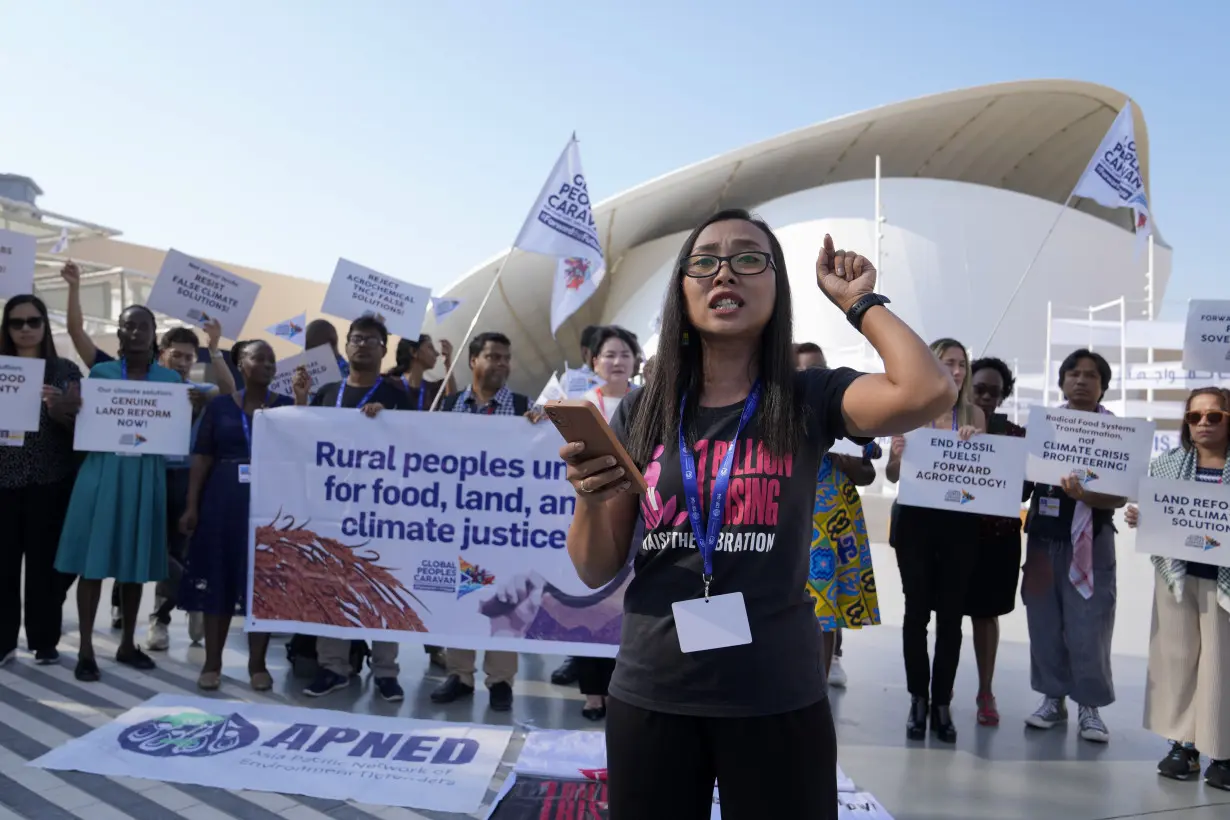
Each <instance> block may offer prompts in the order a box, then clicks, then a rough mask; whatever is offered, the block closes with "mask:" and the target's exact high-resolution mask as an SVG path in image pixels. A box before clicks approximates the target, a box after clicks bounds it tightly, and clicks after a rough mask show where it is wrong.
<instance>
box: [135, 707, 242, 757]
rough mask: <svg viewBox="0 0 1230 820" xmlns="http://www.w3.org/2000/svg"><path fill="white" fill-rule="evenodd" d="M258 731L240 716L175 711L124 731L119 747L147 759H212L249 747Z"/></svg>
mask: <svg viewBox="0 0 1230 820" xmlns="http://www.w3.org/2000/svg"><path fill="white" fill-rule="evenodd" d="M259 739H260V730H259V729H257V728H256V727H255V726H253V725H252V724H251V723H249V722H248V721H247V720H245V719H244V718H243V716H242V715H238V714H235V713H231V714H229V715H210V714H206V713H204V712H179V713H176V714H173V715H162V716H161V717H156V718H154V719H152V720H146V721H142V722H141V723H138V724H136V725H135V726H131V727H129V728H128V729H125V730H124V732H123V733H121V734H120V737H119V742H120V748H122V749H124V750H125V751H128V752H133V753H135V754H140V755H148V756H149V757H194V758H195V757H214V756H215V755H220V754H226V753H227V752H233V751H235V750H236V749H242V748H244V747H245V746H251V745H252V744H253V743H255V742H256V741H257V740H259Z"/></svg>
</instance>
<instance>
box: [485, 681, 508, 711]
mask: <svg viewBox="0 0 1230 820" xmlns="http://www.w3.org/2000/svg"><path fill="white" fill-rule="evenodd" d="M489 691H490V693H491V694H490V700H489V702H488V705H489V706H490V707H491V711H493V712H507V711H509V710H510V709H512V702H513V691H512V687H511V686H509V685H508V684H507V683H496V684H493V685H492V686H490V687H489Z"/></svg>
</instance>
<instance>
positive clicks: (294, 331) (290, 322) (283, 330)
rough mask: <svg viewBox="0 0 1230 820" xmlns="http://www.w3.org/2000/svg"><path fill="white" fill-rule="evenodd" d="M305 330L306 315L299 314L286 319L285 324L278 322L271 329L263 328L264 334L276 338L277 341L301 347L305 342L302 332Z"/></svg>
mask: <svg viewBox="0 0 1230 820" xmlns="http://www.w3.org/2000/svg"><path fill="white" fill-rule="evenodd" d="M306 329H307V313H300V314H299V315H298V316H296V317H295V318H293V319H287V320H286V321H285V322H278V323H277V324H276V325H274V326H273V327H267V328H265V332H266V333H268V334H269V335H271V336H277V337H278V338H279V339H285V340H286V341H288V342H290V343H292V344H297V345H299V347H303V343H304V341H305V336H304V331H305V330H306Z"/></svg>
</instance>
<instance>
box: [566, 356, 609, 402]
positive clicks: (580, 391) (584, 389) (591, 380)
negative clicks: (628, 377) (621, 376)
mask: <svg viewBox="0 0 1230 820" xmlns="http://www.w3.org/2000/svg"><path fill="white" fill-rule="evenodd" d="M559 381H560V387H562V388H563V390H564V393H566V394H567V396H568V398H570V399H579V398H582V397H583V396H584V395H585V394H586V393H588V392H589V391H590V390H593V389H594V388H595V387H601V386H602V385H604V384H606V380H605V379H603V378H602V377H601V376H599V375H598V374H597V373H595V372H594V371H593V370H591V369H589V367H586V366H582V367H578V368H577V369H575V370H573V369H570V368H569V367H568V362H564V375H563V376H561V377H560V380H559Z"/></svg>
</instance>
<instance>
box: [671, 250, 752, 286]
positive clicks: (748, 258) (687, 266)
mask: <svg viewBox="0 0 1230 820" xmlns="http://www.w3.org/2000/svg"><path fill="white" fill-rule="evenodd" d="M723 262H725V263H726V264H727V265H729V266H730V270H731V271H732V272H733V273H735V274H736V275H738V276H756V275H757V274H760V273H764V272H765V271H766V270H768V269H769V268H770V267H772V266H773V256H772V255H771V254H768V253H765V252H764V251H744V252H743V253H736V254H734V255H733V256H714V255H713V254H708V253H702V254H696V255H694V256H689V257H688V258H687V259H685V260H684V261H683V273H684V275H685V276H688V277H690V278H692V279H708V278H709V277H711V276H717V272H718V271H719V270H720V269H721V267H722V263H723Z"/></svg>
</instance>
